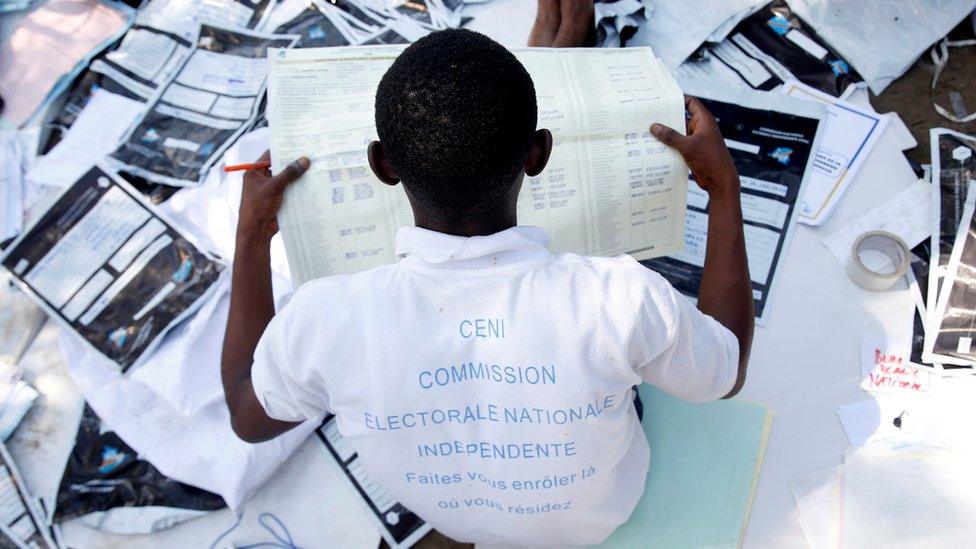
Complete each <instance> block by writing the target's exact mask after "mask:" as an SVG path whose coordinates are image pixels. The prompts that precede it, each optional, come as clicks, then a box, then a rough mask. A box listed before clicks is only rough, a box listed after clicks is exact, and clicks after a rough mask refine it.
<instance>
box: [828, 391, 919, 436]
mask: <svg viewBox="0 0 976 549" xmlns="http://www.w3.org/2000/svg"><path fill="white" fill-rule="evenodd" d="M913 404H914V405H913ZM837 416H838V417H839V418H840V423H841V425H843V426H844V432H845V433H846V434H847V440H848V441H849V442H850V443H851V446H864V445H865V444H868V443H873V442H878V441H881V440H886V439H891V438H894V437H906V438H912V439H913V437H915V436H921V435H920V434H918V433H919V431H920V430H922V429H923V428H924V426H925V425H927V421H928V419H927V418H928V414H927V413H926V410H925V408H924V406H923V405H919V404H917V403H913V402H911V401H908V400H905V399H902V398H895V397H886V396H881V397H878V398H876V399H870V400H862V401H859V402H852V403H850V404H844V405H843V406H840V407H839V408H837Z"/></svg>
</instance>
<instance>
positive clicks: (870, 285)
mask: <svg viewBox="0 0 976 549" xmlns="http://www.w3.org/2000/svg"><path fill="white" fill-rule="evenodd" d="M867 251H876V252H880V253H882V254H884V255H885V256H887V257H888V259H890V260H891V264H892V265H894V266H895V270H894V272H886V273H880V272H878V271H876V270H874V269H872V268H870V267H868V266H867V265H865V264H864V261H863V260H862V258H861V254H862V253H864V252H867ZM910 263H911V255H910V252H909V250H908V245H907V244H905V241H904V240H902V239H901V238H898V237H897V236H896V235H893V234H891V233H889V232H887V231H870V232H866V233H864V234H862V235H861V236H859V237H858V238H857V240H855V241H854V246H853V247H852V249H851V255H850V256H848V258H847V265H846V270H847V276H849V277H850V279H851V280H853V281H854V283H855V284H857V285H858V286H860V287H862V288H864V289H865V290H870V291H872V292H883V291H885V290H890V289H891V288H893V287H894V286H895V284H897V283H898V281H899V280H901V277H903V276H905V273H906V272H908V267H909V265H910Z"/></svg>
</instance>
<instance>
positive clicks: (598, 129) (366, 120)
mask: <svg viewBox="0 0 976 549" xmlns="http://www.w3.org/2000/svg"><path fill="white" fill-rule="evenodd" d="M401 51H403V48H402V47H401V46H362V47H345V48H309V49H298V50H287V49H272V50H270V51H269V58H270V73H269V81H268V113H269V116H268V119H269V120H270V123H271V159H272V164H273V167H272V170H273V171H277V170H280V169H281V168H282V167H284V166H286V165H287V164H288V163H290V162H292V161H294V160H295V159H297V158H298V157H300V156H307V157H309V158H310V159H311V160H312V166H311V168H310V169H309V171H308V172H307V173H306V174H305V176H304V177H302V179H300V180H299V181H298V182H297V183H295V184H294V185H292V186H290V187H289V188H288V190H287V191H286V194H285V201H284V205H283V207H282V210H281V213H280V214H279V216H278V221H279V225H280V227H281V233H282V236H283V237H284V242H285V250H286V252H287V255H288V263H289V266H290V267H291V272H292V276H294V277H295V282H296V284H301V283H303V282H306V281H308V280H312V279H315V278H319V277H323V276H327V275H331V274H337V273H350V272H356V271H361V270H365V269H369V268H372V267H375V266H378V265H382V264H384V263H389V262H392V261H394V260H395V259H396V256H395V253H394V241H395V234H396V230H397V228H399V227H400V226H403V225H411V224H412V223H413V216H412V213H411V211H410V206H409V204H408V203H407V200H406V196H405V194H404V192H403V190H402V189H400V188H399V187H389V186H387V185H383V184H382V183H380V182H379V181H378V180H376V178H375V177H374V176H373V174H372V172H371V171H370V169H369V167H368V165H367V160H366V146H367V145H368V143H369V142H370V141H371V140H373V139H376V128H375V126H374V116H373V105H374V98H375V94H376V87H377V85H378V84H379V81H380V78H381V77H382V76H383V74H384V73H385V72H386V69H387V68H388V67H389V66H390V65H391V64H392V63H393V61H394V59H396V57H397V55H399V53H400V52H401ZM513 53H515V55H516V57H518V58H519V60H520V61H521V62H522V64H523V65H525V68H526V69H527V70H528V72H529V74H531V75H532V79H533V81H534V83H535V88H536V95H537V97H538V102H539V121H538V127H539V128H548V129H550V130H551V131H552V133H553V137H554V141H555V148H554V150H553V153H552V158H551V160H550V162H549V165H548V167H547V168H546V169H545V171H544V172H543V173H542V174H540V175H539V176H538V177H527V178H526V180H525V182H524V183H523V186H522V194H521V196H520V201H519V210H518V219H519V223H520V224H522V225H535V226H538V227H541V228H543V229H545V230H547V231H548V232H549V234H550V237H551V244H552V249H553V251H554V252H557V253H558V252H575V253H579V254H588V255H617V254H623V253H628V254H630V255H632V256H633V257H634V258H636V259H650V258H652V257H658V256H663V255H668V254H673V253H676V252H679V251H681V250H682V249H683V247H684V224H685V195H686V191H687V187H688V169H687V167H686V166H685V163H684V161H683V160H682V159H681V156H680V155H679V154H678V153H677V152H675V151H673V150H672V149H670V148H668V147H667V146H665V145H664V144H662V143H661V142H659V141H658V140H656V139H655V138H653V137H652V136H651V135H650V133H649V132H648V128H649V127H650V125H651V124H652V123H654V122H660V123H663V124H666V125H668V126H671V127H672V128H675V129H678V130H679V131H684V127H685V116H684V115H685V110H684V99H683V96H682V93H681V90H680V89H679V88H678V85H677V83H676V82H675V81H674V79H673V78H672V77H671V75H670V73H669V72H668V71H667V69H665V68H664V67H663V65H662V64H661V63H660V62H659V61H658V60H657V59H656V58H655V57H654V56H653V53H652V52H651V50H650V49H648V48H627V49H610V50H604V49H550V48H538V49H535V48H526V49H520V50H514V52H513Z"/></svg>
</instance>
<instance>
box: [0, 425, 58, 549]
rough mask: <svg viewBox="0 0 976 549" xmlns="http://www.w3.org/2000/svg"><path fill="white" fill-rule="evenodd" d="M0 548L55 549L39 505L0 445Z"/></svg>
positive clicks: (5, 448)
mask: <svg viewBox="0 0 976 549" xmlns="http://www.w3.org/2000/svg"><path fill="white" fill-rule="evenodd" d="M0 547H3V548H4V549H8V548H15V549H55V548H56V547H58V545H57V544H56V543H55V541H54V539H53V538H52V537H51V533H50V532H49V531H48V529H47V521H46V520H44V513H43V511H42V509H41V506H40V504H39V503H38V502H37V501H36V500H34V499H33V498H32V497H31V495H30V493H28V492H27V485H26V484H24V479H23V477H21V475H20V471H18V470H17V465H16V464H15V463H14V460H13V458H11V457H10V453H9V452H7V447H6V446H4V445H3V443H2V442H0Z"/></svg>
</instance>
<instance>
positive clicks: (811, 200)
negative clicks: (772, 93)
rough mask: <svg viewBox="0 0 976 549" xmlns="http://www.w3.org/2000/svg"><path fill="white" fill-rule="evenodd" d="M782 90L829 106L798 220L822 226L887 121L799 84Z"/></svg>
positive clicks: (793, 82) (791, 82) (792, 82)
mask: <svg viewBox="0 0 976 549" xmlns="http://www.w3.org/2000/svg"><path fill="white" fill-rule="evenodd" d="M781 89H782V91H783V93H785V94H787V95H789V96H791V97H799V98H802V99H808V100H810V101H817V102H819V103H822V104H824V105H826V106H827V114H828V117H827V127H826V130H825V132H824V136H823V139H822V140H821V141H820V148H819V149H818V150H817V158H816V162H814V171H813V175H812V176H811V177H810V181H809V182H808V183H807V187H806V191H805V192H804V193H803V198H802V204H801V206H800V216H799V221H800V222H801V223H805V224H807V225H820V224H822V223H823V222H824V221H825V220H826V219H827V217H828V216H830V214H831V212H833V210H834V208H835V207H836V206H837V202H839V201H840V198H841V197H842V196H843V195H844V191H846V190H847V187H849V186H850V184H851V181H852V180H853V179H854V178H855V177H856V176H857V172H858V171H859V170H860V169H861V165H862V164H864V159H865V158H867V156H868V154H869V153H870V152H871V150H872V149H873V148H874V145H875V144H876V143H877V142H878V138H879V137H881V134H882V133H883V132H884V129H885V127H886V126H887V123H888V119H887V118H886V117H884V116H881V115H879V114H877V113H875V112H873V111H871V110H868V109H863V108H861V107H858V106H856V105H853V104H851V103H848V102H846V101H841V100H840V99H837V98H836V97H833V96H831V95H828V94H826V93H823V92H821V91H819V90H816V89H814V88H811V87H810V86H807V85H805V84H801V83H800V82H797V81H790V82H787V83H786V84H784V85H783V87H782V88H781Z"/></svg>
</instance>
